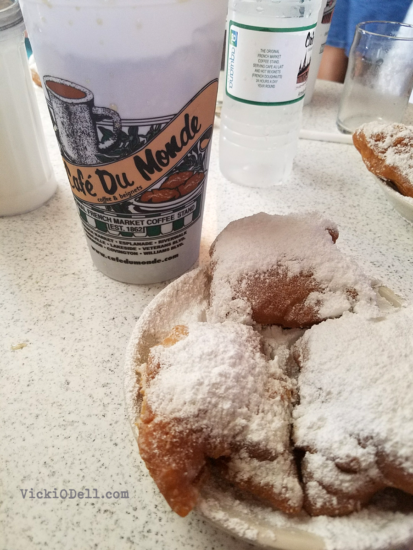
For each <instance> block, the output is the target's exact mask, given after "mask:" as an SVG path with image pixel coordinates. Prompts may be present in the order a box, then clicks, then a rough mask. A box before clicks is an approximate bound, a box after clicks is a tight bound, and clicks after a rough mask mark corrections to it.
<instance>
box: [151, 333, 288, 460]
mask: <svg viewBox="0 0 413 550" xmlns="http://www.w3.org/2000/svg"><path fill="white" fill-rule="evenodd" d="M188 329H189V335H188V336H187V337H186V338H185V339H183V340H181V341H180V342H178V343H176V344H175V345H174V346H172V347H169V348H165V347H163V346H157V347H155V348H152V352H151V353H152V361H154V362H155V363H158V362H159V363H160V365H161V369H160V370H159V373H158V374H157V376H156V377H155V379H154V380H153V381H152V383H151V384H150V385H149V387H148V388H147V389H146V397H147V400H148V404H149V405H150V407H151V409H152V410H153V411H154V412H155V413H156V414H157V415H158V416H165V417H167V418H169V419H177V418H179V419H181V420H183V421H187V422H189V423H190V426H191V428H193V429H195V430H196V429H207V430H208V432H209V433H210V434H211V435H212V436H216V437H220V438H234V437H240V438H242V440H243V441H244V442H246V443H250V444H262V445H264V444H266V441H267V439H268V430H269V431H270V432H271V433H272V434H273V435H274V437H273V439H274V444H273V451H274V452H276V453H277V454H278V453H281V452H283V451H284V450H285V445H286V443H287V444H289V443H288V442H289V432H290V421H289V413H290V411H289V406H286V405H285V404H284V401H283V400H282V397H283V395H284V392H285V389H284V387H283V386H282V385H281V384H280V382H279V381H277V379H276V378H274V377H273V374H274V371H273V369H272V368H271V363H269V362H267V361H266V359H265V357H264V356H263V355H262V353H261V351H260V347H261V339H260V337H259V335H258V334H257V333H256V332H255V331H253V329H252V328H251V327H248V326H245V325H238V324H234V323H229V322H227V323H224V324H222V325H217V324H208V323H191V324H189V325H188ZM269 394H273V395H274V398H272V399H265V398H263V396H265V395H269Z"/></svg>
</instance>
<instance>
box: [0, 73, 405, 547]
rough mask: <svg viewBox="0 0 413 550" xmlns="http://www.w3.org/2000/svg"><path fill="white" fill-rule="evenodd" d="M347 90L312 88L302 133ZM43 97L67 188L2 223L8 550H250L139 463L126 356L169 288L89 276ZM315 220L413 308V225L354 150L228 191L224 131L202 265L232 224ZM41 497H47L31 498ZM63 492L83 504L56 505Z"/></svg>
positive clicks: (321, 124) (330, 118)
mask: <svg viewBox="0 0 413 550" xmlns="http://www.w3.org/2000/svg"><path fill="white" fill-rule="evenodd" d="M340 90H341V87H340V85H335V84H330V83H324V82H319V83H318V84H317V89H316V93H315V96H314V103H313V105H312V106H309V107H306V108H305V113H304V127H306V128H310V129H322V130H329V129H331V130H332V131H334V118H335V112H336V109H337V104H338V97H339V93H340ZM37 94H38V96H39V102H40V104H41V108H42V115H43V119H44V121H45V126H46V131H47V136H48V144H49V147H50V153H51V156H52V159H53V165H54V169H55V173H56V177H57V180H58V183H59V185H58V190H57V193H56V195H55V196H54V197H53V198H52V199H51V200H50V201H49V203H48V204H46V205H45V206H43V207H42V208H39V209H38V210H36V211H34V212H32V213H29V214H25V215H22V216H16V217H14V218H6V219H0V289H1V290H0V312H1V313H0V334H1V338H0V345H1V354H0V366H1V384H0V420H1V435H2V444H1V446H0V472H1V473H0V476H1V477H0V479H1V489H0V491H1V500H2V505H1V512H0V549H1V550H30V549H32V548H52V549H59V550H60V549H66V548H67V549H70V550H73V549H74V548H75V549H76V550H86V549H92V548H99V550H113V549H114V548H116V549H117V550H124V549H125V550H126V549H129V548H139V550H146V549H148V550H149V549H150V550H155V549H156V550H163V549H165V550H166V549H167V550H189V549H193V550H219V549H225V550H246V548H250V546H249V545H247V544H245V545H244V544H243V543H240V542H238V541H235V539H232V538H231V537H229V536H227V535H226V534H224V533H221V532H219V531H218V530H216V529H215V528H214V527H213V526H211V525H209V524H207V523H206V522H205V521H204V520H203V518H202V517H201V516H199V515H198V514H197V513H192V514H191V515H190V516H189V517H188V518H186V519H181V518H179V517H177V516H176V515H174V514H173V513H172V512H171V511H170V510H169V509H168V507H167V505H166V504H165V502H164V501H163V499H162V498H161V497H160V496H159V494H158V493H157V491H156V490H155V488H154V485H153V483H152V481H151V480H150V479H149V476H148V474H147V473H146V471H145V468H144V466H143V464H142V462H141V460H140V458H139V456H138V450H137V445H136V443H135V440H134V438H133V436H132V432H131V429H130V428H129V425H128V422H127V419H126V415H125V409H124V401H123V389H122V387H123V379H122V377H123V360H124V353H125V348H126V345H127V342H128V338H129V336H130V333H131V331H132V328H133V326H134V324H135V322H136V320H137V319H138V318H139V316H140V315H141V313H142V311H143V309H144V308H145V306H146V305H147V304H148V303H149V302H150V301H151V299H152V298H153V297H154V296H155V295H156V294H157V293H158V292H159V291H160V290H161V289H162V288H164V287H165V284H157V285H148V286H132V285H125V284H122V283H118V282H115V281H113V280H111V279H108V278H107V277H105V276H104V275H102V274H101V273H99V272H98V271H97V270H96V269H95V268H94V267H93V265H92V262H91V259H90V257H89V252H88V250H87V246H86V240H85V238H84V236H83V230H82V227H81V224H80V221H79V219H78V216H77V213H76V209H75V205H74V202H73V199H72V197H71V192H70V188H69V185H68V182H67V180H66V176H65V172H64V169H63V165H62V162H61V159H60V157H59V152H58V148H57V144H56V142H55V138H54V135H53V129H52V128H51V125H50V122H49V120H48V118H47V117H48V114H47V111H46V108H45V105H44V101H43V100H42V97H41V91H40V90H38V91H37ZM410 115H411V111H410V114H409V116H410ZM314 209H317V210H320V211H321V212H323V213H324V214H325V215H327V216H329V217H331V218H332V219H333V220H335V221H336V222H337V223H338V225H339V227H340V238H339V241H338V242H339V244H340V246H341V247H342V249H343V250H345V251H346V252H349V253H351V254H353V255H354V256H356V257H357V259H358V261H359V262H360V263H361V264H362V265H363V266H364V268H365V270H366V271H368V272H370V273H371V274H373V275H374V276H376V277H378V278H379V279H381V280H382V281H384V282H385V283H386V284H387V285H388V286H389V287H391V288H392V289H393V290H394V291H395V292H397V293H399V294H401V295H402V296H404V297H405V298H407V299H410V300H411V299H412V298H413V284H412V283H413V226H412V225H410V224H409V223H408V222H406V221H405V220H404V219H402V218H401V217H400V216H399V215H398V214H397V213H396V212H395V211H394V210H393V208H392V206H391V205H390V204H389V203H388V202H387V200H386V199H385V197H384V196H383V195H382V194H381V191H380V189H379V188H378V187H377V184H376V183H375V181H374V179H373V177H372V176H370V174H369V173H368V172H367V171H366V169H365V168H364V165H363V163H362V161H361V159H360V157H359V155H358V153H357V152H356V150H355V149H354V148H353V147H352V146H351V145H343V144H336V143H325V142H317V141H308V140H302V141H300V144H299V148H298V154H297V157H296V160H295V166H294V173H293V176H292V178H291V180H290V182H289V183H288V184H286V185H284V186H280V187H275V188H273V189H270V190H265V191H264V190H255V189H249V188H245V187H240V186H237V185H234V184H232V183H229V182H227V181H225V180H224V178H223V177H222V176H221V175H220V173H219V170H218V155H217V133H216V135H215V142H214V145H213V155H212V161H211V166H210V176H209V183H208V191H207V203H206V214H205V219H204V232H203V238H202V250H201V260H200V261H201V262H205V260H206V255H207V250H208V247H209V245H210V243H211V241H212V239H213V238H214V237H215V235H216V234H217V233H218V231H220V230H221V229H222V228H223V227H224V226H225V225H226V224H227V223H228V222H229V221H231V220H233V219H235V218H238V217H240V216H244V215H248V214H252V213H254V212H258V211H261V210H264V211H266V212H269V213H279V214H282V213H287V212H290V211H294V210H296V211H303V210H314ZM16 348H19V349H16ZM32 488H33V490H34V491H35V493H37V492H39V491H41V492H42V493H41V494H42V495H43V498H30V489H32ZM55 488H56V489H57V494H58V495H59V493H60V491H61V490H62V489H65V490H67V491H68V496H70V493H69V490H70V489H74V490H76V491H77V492H78V491H83V492H84V493H85V494H84V498H83V499H79V498H73V499H70V498H66V499H63V498H60V497H59V498H53V496H54V495H55V493H54V492H53V491H54V489H55ZM87 489H89V491H90V493H89V495H90V496H91V497H94V496H95V494H96V493H95V491H94V490H95V489H96V490H97V494H98V496H99V497H102V495H104V494H106V493H107V492H108V491H110V492H115V491H128V494H129V498H119V499H114V498H112V499H108V498H89V499H87V498H85V497H86V496H87V492H86V490H87ZM25 490H28V491H27V493H24V491H25ZM45 490H46V491H52V493H49V496H50V497H51V498H44V496H45V493H44V491H45ZM23 494H25V495H26V496H25V498H23ZM63 494H64V493H63ZM72 494H73V493H72Z"/></svg>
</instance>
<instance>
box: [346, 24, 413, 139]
mask: <svg viewBox="0 0 413 550" xmlns="http://www.w3.org/2000/svg"><path fill="white" fill-rule="evenodd" d="M412 88H413V26H412V25H406V24H403V23H395V22H390V21H366V22H363V23H359V24H358V25H357V27H356V32H355V35H354V40H353V44H352V46H351V50H350V56H349V64H348V69H347V73H346V78H345V81H344V89H343V93H342V95H341V101H340V107H339V111H338V117H337V126H338V129H339V130H340V131H341V132H343V133H345V134H351V133H353V132H354V131H355V130H356V129H357V128H358V127H359V126H360V125H361V124H363V123H365V122H371V121H374V120H377V121H379V122H400V121H401V120H402V118H403V115H404V112H405V110H406V107H407V104H408V102H409V97H410V94H411V91H412Z"/></svg>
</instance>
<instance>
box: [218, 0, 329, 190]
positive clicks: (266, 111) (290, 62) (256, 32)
mask: <svg viewBox="0 0 413 550" xmlns="http://www.w3.org/2000/svg"><path fill="white" fill-rule="evenodd" d="M320 6H321V0H302V1H299V0H277V1H276V0H230V2H229V11H228V21H227V43H226V65H225V67H226V83H225V94H224V102H223V107H222V113H221V132H220V151H219V162H220V169H221V171H222V173H223V175H224V176H225V177H226V178H227V179H229V180H230V181H233V182H235V183H239V184H241V185H247V186H252V187H269V186H272V185H276V184H280V183H284V182H285V181H286V180H287V179H288V177H289V175H290V173H291V170H292V163H293V158H294V155H295V152H296V149H297V143H298V134H299V130H300V126H301V112H302V108H303V103H304V102H303V99H304V94H305V88H306V82H307V79H308V73H309V67H310V61H311V56H312V50H313V42H314V34H315V27H316V24H317V18H318V14H319V10H320Z"/></svg>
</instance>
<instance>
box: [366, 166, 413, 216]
mask: <svg viewBox="0 0 413 550" xmlns="http://www.w3.org/2000/svg"><path fill="white" fill-rule="evenodd" d="M374 179H375V180H376V181H377V183H378V184H379V185H380V187H381V190H382V191H383V193H384V194H385V195H386V198H387V199H388V200H389V201H390V202H391V204H392V205H393V207H394V208H395V209H396V210H397V212H398V213H399V214H400V215H401V216H403V218H405V219H406V220H407V221H409V222H411V223H413V198H411V197H405V196H404V195H401V194H400V193H398V192H397V191H395V190H394V189H392V188H391V187H390V186H389V185H387V184H386V183H385V182H384V181H383V180H381V179H380V178H378V177H377V176H374Z"/></svg>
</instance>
